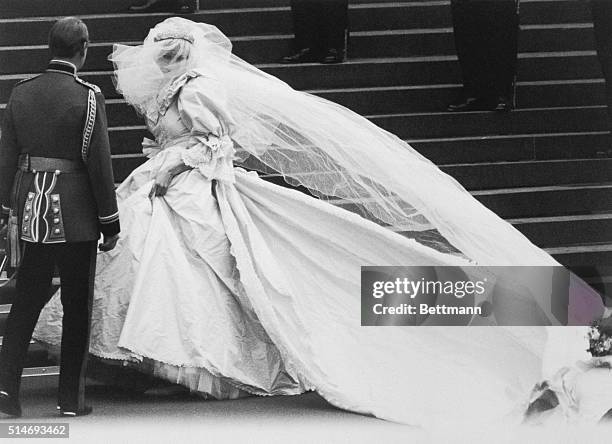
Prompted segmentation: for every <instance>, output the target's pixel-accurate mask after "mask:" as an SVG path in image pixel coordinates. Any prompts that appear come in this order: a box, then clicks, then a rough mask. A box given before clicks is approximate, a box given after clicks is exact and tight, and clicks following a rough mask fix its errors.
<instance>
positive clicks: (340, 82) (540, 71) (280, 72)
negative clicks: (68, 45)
mask: <svg viewBox="0 0 612 444" xmlns="http://www.w3.org/2000/svg"><path fill="white" fill-rule="evenodd" d="M0 52H1V51H0ZM104 57H106V55H105V56H104ZM95 63H96V61H95V59H91V64H92V65H95ZM100 63H101V68H103V69H104V70H105V71H104V70H102V71H101V70H94V69H93V68H86V69H85V70H84V71H83V72H82V74H81V77H83V79H85V80H87V81H89V82H92V83H95V84H96V85H99V86H100V87H101V88H102V90H103V91H104V93H105V94H106V95H107V97H109V98H112V97H117V93H116V92H115V88H114V86H113V83H112V79H111V71H110V70H111V69H112V68H111V66H110V64H109V63H108V62H106V61H101V62H100ZM45 67H46V58H45V59H44V60H40V61H38V62H36V63H33V64H31V66H30V68H32V73H38V72H41V71H42V70H44V69H45ZM258 67H259V68H261V69H263V70H264V71H265V72H267V73H269V74H271V75H273V76H275V77H278V78H280V79H281V80H283V81H285V82H287V83H288V84H290V85H291V86H292V87H294V88H296V89H300V90H328V89H345V88H381V87H406V86H422V87H429V86H431V85H457V84H460V83H461V75H460V72H459V66H458V63H457V59H456V57H454V56H444V57H407V58H386V59H362V60H350V61H348V62H347V63H343V64H341V65H321V64H318V63H308V64H303V65H280V64H259V65H258ZM17 68H18V67H16V66H0V71H1V70H2V69H4V70H5V71H9V72H5V73H4V74H0V95H1V96H2V97H7V96H8V93H9V92H10V90H11V88H12V87H13V85H14V84H15V83H16V82H17V81H19V80H22V79H24V78H28V77H31V76H32V75H33V74H31V73H30V74H28V73H27V72H26V71H19V70H18V69H17ZM518 77H519V79H518V80H519V82H523V83H524V82H552V81H564V80H569V81H585V80H593V79H600V78H601V69H600V67H599V62H598V61H597V57H596V55H595V52H594V51H580V52H571V53H570V52H568V53H537V54H536V53H534V54H520V57H519V69H518ZM5 100H6V99H3V100H1V101H0V103H2V102H4V101H5Z"/></svg>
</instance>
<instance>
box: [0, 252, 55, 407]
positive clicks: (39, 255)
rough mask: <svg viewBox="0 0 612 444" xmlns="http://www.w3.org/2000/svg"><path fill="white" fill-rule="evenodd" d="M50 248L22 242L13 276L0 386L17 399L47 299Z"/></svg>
mask: <svg viewBox="0 0 612 444" xmlns="http://www.w3.org/2000/svg"><path fill="white" fill-rule="evenodd" d="M53 256H54V255H53V246H48V245H40V244H30V243H26V245H25V250H24V252H23V261H22V263H21V267H20V268H19V273H18V275H17V297H16V298H15V301H14V302H13V304H12V307H11V312H10V314H9V316H8V319H7V321H6V331H5V333H4V338H3V342H2V351H1V352H0V387H1V388H2V389H4V390H6V391H7V392H8V393H9V394H10V395H12V396H15V397H17V396H18V394H19V386H20V383H21V373H22V371H23V366H24V363H25V358H26V355H27V352H28V346H29V343H30V339H31V338H32V332H33V331H34V327H35V326H36V322H37V321H38V317H39V315H40V311H41V310H42V308H43V307H44V306H45V304H46V303H47V301H48V300H49V298H50V296H51V279H52V277H53V270H54V257H53Z"/></svg>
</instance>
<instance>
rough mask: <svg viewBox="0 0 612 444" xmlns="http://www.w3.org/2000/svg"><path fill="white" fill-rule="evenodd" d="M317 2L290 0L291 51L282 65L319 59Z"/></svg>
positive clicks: (283, 59)
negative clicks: (291, 19)
mask: <svg viewBox="0 0 612 444" xmlns="http://www.w3.org/2000/svg"><path fill="white" fill-rule="evenodd" d="M318 3H319V2H316V1H305V0H291V16H292V18H293V33H294V39H293V45H292V46H293V51H292V53H291V54H289V55H287V56H285V57H283V58H282V59H281V62H282V63H308V62H318V61H319V60H320V59H321V56H322V55H321V54H320V48H319V45H318V44H317V43H318V41H319V37H318V35H319V33H320V23H319V4H318Z"/></svg>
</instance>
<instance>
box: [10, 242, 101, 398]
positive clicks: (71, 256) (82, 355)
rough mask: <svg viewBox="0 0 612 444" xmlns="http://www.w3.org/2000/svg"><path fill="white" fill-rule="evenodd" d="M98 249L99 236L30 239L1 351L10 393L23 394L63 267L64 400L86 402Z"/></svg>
mask: <svg viewBox="0 0 612 444" xmlns="http://www.w3.org/2000/svg"><path fill="white" fill-rule="evenodd" d="M96 249H97V241H88V242H68V243H59V244H35V243H25V250H24V256H23V262H22V264H21V267H20V268H19V273H18V275H17V296H16V298H15V301H14V303H13V304H12V308H11V312H10V314H9V317H8V320H7V325H6V335H5V336H4V339H3V346H2V352H1V354H0V387H2V388H3V389H4V390H6V391H7V392H8V393H9V394H11V395H16V394H17V393H19V386H20V381H21V374H22V371H23V367H24V364H25V359H26V355H27V344H28V342H29V341H30V338H31V336H32V332H33V330H34V327H35V326H36V322H37V320H38V317H39V315H40V311H41V310H42V308H43V307H44V306H45V304H46V303H47V302H48V300H49V298H50V297H51V280H52V278H53V274H54V270H55V267H56V266H57V268H58V270H59V274H60V279H61V301H62V306H63V310H64V318H63V324H62V328H63V330H62V351H61V363H60V381H59V393H58V404H59V405H60V406H62V407H63V408H76V409H82V408H83V407H84V402H85V400H84V383H85V370H86V363H87V354H88V349H89V325H90V319H91V306H92V296H93V280H94V276H95V266H96Z"/></svg>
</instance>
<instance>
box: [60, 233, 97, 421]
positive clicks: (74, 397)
mask: <svg viewBox="0 0 612 444" xmlns="http://www.w3.org/2000/svg"><path fill="white" fill-rule="evenodd" d="M96 247H97V242H96V241H90V242H74V243H67V244H62V245H58V255H57V262H58V268H59V273H60V279H61V289H62V307H63V310H64V318H63V320H62V353H61V361H60V380H59V389H58V406H59V407H60V409H61V410H62V412H63V413H64V414H67V415H68V414H69V413H68V412H71V413H74V416H78V415H83V414H88V413H90V412H91V408H89V407H87V406H86V405H85V372H86V367H87V355H88V353H89V330H90V323H91V309H92V303H93V283H94V277H95V267H96Z"/></svg>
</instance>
